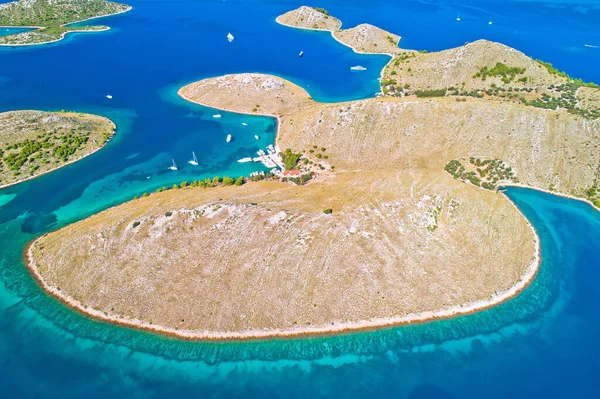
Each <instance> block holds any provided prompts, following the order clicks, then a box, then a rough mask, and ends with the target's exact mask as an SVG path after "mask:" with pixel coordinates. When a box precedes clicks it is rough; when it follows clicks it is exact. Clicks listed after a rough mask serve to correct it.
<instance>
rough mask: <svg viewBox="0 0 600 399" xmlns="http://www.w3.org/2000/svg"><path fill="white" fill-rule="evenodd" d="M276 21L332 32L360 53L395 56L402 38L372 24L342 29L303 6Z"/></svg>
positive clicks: (335, 23)
mask: <svg viewBox="0 0 600 399" xmlns="http://www.w3.org/2000/svg"><path fill="white" fill-rule="evenodd" d="M276 21H277V22H278V23H280V24H282V25H286V26H289V27H292V28H300V29H313V30H326V31H330V32H331V34H332V35H333V37H334V38H335V39H337V40H338V41H339V42H340V43H342V44H344V45H346V46H348V47H351V48H352V49H354V51H356V52H359V53H371V54H379V53H383V54H395V53H398V52H401V51H402V50H400V49H399V48H398V42H399V41H400V36H398V35H395V34H393V33H390V32H387V31H385V30H383V29H381V28H378V27H376V26H373V25H370V24H360V25H358V26H356V27H354V28H350V29H340V28H341V26H342V23H341V22H340V20H338V19H336V18H333V17H331V16H329V15H326V14H324V13H323V12H320V11H317V10H316V9H314V8H312V7H307V6H302V7H300V8H297V9H295V10H292V11H289V12H287V13H285V14H283V15H280V16H278V17H277V19H276Z"/></svg>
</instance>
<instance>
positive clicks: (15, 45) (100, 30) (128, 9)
mask: <svg viewBox="0 0 600 399" xmlns="http://www.w3.org/2000/svg"><path fill="white" fill-rule="evenodd" d="M132 8H133V7H132V6H129V8H127V9H126V10H123V11H118V12H113V13H112V14H106V15H98V16H97V17H90V18H86V19H82V20H81V21H75V22H69V23H68V24H62V25H61V27H63V28H64V27H66V26H68V25H73V24H79V23H82V22H85V21H90V20H92V19H99V18H105V17H112V16H113V15H119V14H124V13H126V12H128V11H131V9H132ZM0 28H26V29H27V28H31V29H41V28H43V26H0ZM109 30H110V26H107V27H105V28H104V29H97V30H85V29H73V30H70V31H67V32H63V33H61V34H60V37H59V38H58V39H55V40H50V41H47V42H41V43H21V44H4V43H0V47H24V46H40V45H43V44H52V43H56V42H60V41H61V40H63V39H64V38H65V36H67V34H68V33H94V32H106V31H109ZM0 188H2V187H0Z"/></svg>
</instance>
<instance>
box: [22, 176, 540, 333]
mask: <svg viewBox="0 0 600 399" xmlns="http://www.w3.org/2000/svg"><path fill="white" fill-rule="evenodd" d="M424 172H425V171H422V170H398V171H391V170H387V171H377V172H375V173H373V172H356V173H353V172H347V173H338V174H336V175H335V176H333V177H330V178H329V179H327V180H325V181H323V182H321V183H319V184H311V185H308V186H304V187H295V186H290V185H286V184H281V183H275V182H270V183H253V184H247V185H245V186H243V187H224V188H217V189H204V190H203V189H182V190H173V191H169V192H165V193H161V194H153V195H152V196H150V197H149V198H144V199H140V200H135V201H133V202H130V203H127V204H124V205H122V206H119V207H117V208H114V209H111V210H108V211H105V212H102V213H100V214H98V215H95V216H93V217H91V218H89V219H86V220H84V221H81V222H78V223H76V224H74V225H71V226H69V227H66V228H64V229H61V230H59V231H57V232H55V233H51V234H50V235H48V236H46V237H43V238H42V239H40V240H39V241H38V242H37V244H36V245H35V247H34V252H33V254H34V258H35V259H36V261H37V265H38V270H39V272H40V273H41V275H42V276H43V278H44V281H45V282H46V283H47V284H49V285H51V286H54V287H59V288H60V290H61V292H62V293H64V294H66V295H68V296H70V297H72V298H74V299H76V300H78V301H81V302H82V303H84V304H86V305H87V306H89V307H90V308H93V309H97V310H101V311H103V312H106V313H107V314H110V315H113V316H117V317H121V318H123V319H124V320H128V319H138V320H143V321H146V322H151V323H153V324H155V325H161V326H167V327H170V328H175V329H182V330H191V331H194V332H197V333H207V332H209V333H210V332H212V333H244V332H248V331H259V332H264V331H267V332H269V331H271V332H273V333H275V332H277V331H287V332H291V331H294V330H297V329H299V328H303V327H307V326H320V327H322V326H330V325H338V324H340V323H348V322H357V321H365V320H366V321H368V320H370V319H373V318H385V317H391V316H403V315H407V314H410V313H415V312H425V311H432V310H437V309H441V308H446V307H450V306H459V305H461V304H465V303H468V302H469V301H472V300H476V299H489V298H490V297H491V296H492V295H494V294H495V293H496V292H500V291H503V290H506V289H508V288H510V287H511V286H512V285H513V284H514V282H515V281H517V280H518V279H519V277H520V276H521V274H522V273H523V272H524V270H525V268H526V267H527V266H528V264H529V261H530V260H531V257H532V255H533V237H532V235H531V232H530V231H529V228H528V225H527V223H526V221H525V220H523V219H522V218H521V217H520V215H519V213H518V212H517V211H516V210H515V209H514V207H512V205H511V204H510V203H509V202H508V201H507V200H506V199H505V198H504V197H502V196H500V195H498V194H494V193H492V192H486V191H483V190H479V189H475V188H473V187H471V186H468V185H465V184H462V183H459V182H457V181H455V180H453V179H452V178H451V177H449V176H447V175H445V174H440V173H437V172H436V173H433V174H429V173H427V172H425V174H423V173H424ZM326 208H332V209H333V210H334V212H333V214H332V215H325V214H324V213H323V212H322V211H323V209H326ZM166 212H173V215H172V216H170V217H167V216H165V214H166ZM134 221H138V222H140V225H139V226H137V227H136V228H133V222H134ZM67 242H68V243H69V244H68V245H65V243H67Z"/></svg>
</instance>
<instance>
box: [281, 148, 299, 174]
mask: <svg viewBox="0 0 600 399" xmlns="http://www.w3.org/2000/svg"><path fill="white" fill-rule="evenodd" d="M301 156H302V154H300V153H294V152H292V150H290V149H289V148H288V149H286V150H285V151H284V152H282V153H281V160H282V161H283V164H284V165H285V170H291V169H294V168H295V167H296V165H298V161H299V160H300V157H301Z"/></svg>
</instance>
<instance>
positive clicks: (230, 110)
mask: <svg viewBox="0 0 600 399" xmlns="http://www.w3.org/2000/svg"><path fill="white" fill-rule="evenodd" d="M185 86H187V85H184V86H182V87H180V88H179V90H177V95H178V96H179V97H181V98H183V99H184V100H185V101H188V102H190V103H192V104H197V105H201V106H203V107H206V108H211V109H218V110H221V111H225V112H231V113H232V114H238V115H254V116H266V117H269V118H275V120H276V126H275V143H273V144H274V145H275V146H277V139H278V138H279V125H280V123H281V121H280V118H279V115H273V114H265V113H262V112H253V113H251V114H246V113H243V112H239V111H234V110H232V109H229V108H225V107H223V108H214V107H211V106H210V105H207V104H204V103H201V102H199V101H196V100H192V99H190V98H189V97H187V96H186V95H185V94H183V93H182V92H181V90H182V89H183V88H184V87H185Z"/></svg>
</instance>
